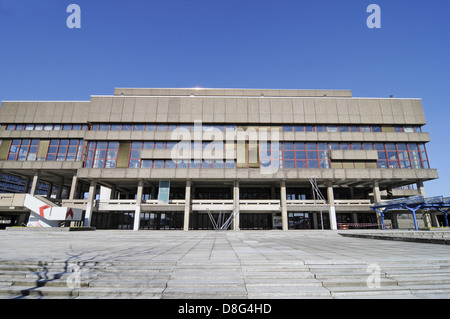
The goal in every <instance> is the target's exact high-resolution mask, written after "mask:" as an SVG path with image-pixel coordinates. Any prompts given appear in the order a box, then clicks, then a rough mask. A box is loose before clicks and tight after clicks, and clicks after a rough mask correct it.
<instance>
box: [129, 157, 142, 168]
mask: <svg viewBox="0 0 450 319" xmlns="http://www.w3.org/2000/svg"><path fill="white" fill-rule="evenodd" d="M140 164H141V160H137V159H134V160H130V163H129V165H128V167H129V168H139V166H140Z"/></svg>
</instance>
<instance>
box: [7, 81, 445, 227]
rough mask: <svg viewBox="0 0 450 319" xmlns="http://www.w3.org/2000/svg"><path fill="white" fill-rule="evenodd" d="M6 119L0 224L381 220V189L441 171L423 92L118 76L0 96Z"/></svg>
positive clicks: (417, 185) (411, 187)
mask: <svg viewBox="0 0 450 319" xmlns="http://www.w3.org/2000/svg"><path fill="white" fill-rule="evenodd" d="M0 124H1V127H0V143H1V144H0V171H1V173H2V183H1V185H2V186H1V187H0V192H1V193H2V194H0V216H1V218H2V220H3V224H4V225H6V224H15V225H22V224H28V225H30V226H45V225H48V226H55V225H56V224H57V225H60V224H61V223H62V222H65V224H66V225H67V224H78V225H81V224H84V225H85V226H86V225H91V226H95V227H96V228H113V229H124V228H125V229H135V230H138V229H184V230H190V229H192V230H195V229H211V228H212V227H213V225H215V224H218V225H219V226H220V225H223V224H224V223H226V222H227V220H228V224H229V225H230V228H231V229H235V230H237V229H273V228H279V229H283V230H287V229H321V228H324V229H337V228H342V227H344V228H346V227H350V228H378V227H379V224H380V221H379V218H377V215H376V214H375V212H373V211H372V210H370V207H371V205H372V204H373V203H374V202H379V201H381V200H383V199H388V198H395V197H405V196H411V195H425V190H424V186H423V185H424V184H423V183H424V182H425V181H428V180H432V179H436V178H438V173H437V170H436V169H431V168H430V164H429V161H428V157H427V152H426V147H425V145H426V143H428V142H429V141H430V137H429V134H428V133H426V132H423V131H422V127H423V126H424V125H425V124H426V121H425V116H424V112H423V108H422V103H421V100H420V99H397V98H354V97H352V94H351V91H349V90H266V89H262V90H256V89H135V88H117V89H115V92H114V95H112V96H92V97H91V100H90V101H84V102H80V101H77V102H71V101H54V102H35V101H27V102H22V101H13V102H9V101H8V102H6V101H4V102H3V103H2V105H1V108H0ZM312 181H315V183H312ZM314 186H317V188H315V187H314ZM314 189H316V190H318V191H320V193H319V192H318V191H314ZM26 194H28V195H26ZM321 194H322V195H323V199H322V197H320V195H321ZM27 198H28V199H27ZM32 198H34V199H37V200H38V201H37V202H36V201H35V202H34V203H35V204H34V206H33V205H32V204H30V203H31V200H32ZM39 201H40V202H39ZM61 208H64V212H63V211H62V210H61V211H60V212H59V213H58V214H66V215H67V216H69V217H67V216H66V218H62V219H61V218H60V217H58V218H59V219H57V218H56V217H55V216H56V210H58V209H61ZM30 211H31V215H30ZM78 212H79V213H80V214H79V216H81V217H80V218H79V219H81V221H79V222H76V221H74V220H75V218H74V217H73V216H74V215H78ZM44 216H45V217H48V218H44ZM49 216H50V217H49ZM51 216H53V217H51ZM58 216H59V215H58ZM230 216H231V217H230ZM233 217H234V218H233ZM386 217H387V222H388V224H389V223H390V225H391V227H393V228H397V227H399V224H400V220H401V218H398V216H397V214H396V213H394V214H390V215H388V216H386ZM49 218H50V219H49ZM211 218H213V219H214V222H212V220H211ZM48 220H54V221H55V222H53V223H50V222H47V221H48ZM423 220H424V222H425V224H427V223H428V224H429V225H438V224H439V221H440V216H439V215H438V214H432V216H428V217H427V218H424V219H423Z"/></svg>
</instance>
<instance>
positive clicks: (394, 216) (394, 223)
mask: <svg viewBox="0 0 450 319" xmlns="http://www.w3.org/2000/svg"><path fill="white" fill-rule="evenodd" d="M391 214H392V217H391V220H392V229H398V218H397V213H396V212H394V211H391Z"/></svg>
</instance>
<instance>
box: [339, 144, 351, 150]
mask: <svg viewBox="0 0 450 319" xmlns="http://www.w3.org/2000/svg"><path fill="white" fill-rule="evenodd" d="M349 149H350V144H349V143H341V150H349Z"/></svg>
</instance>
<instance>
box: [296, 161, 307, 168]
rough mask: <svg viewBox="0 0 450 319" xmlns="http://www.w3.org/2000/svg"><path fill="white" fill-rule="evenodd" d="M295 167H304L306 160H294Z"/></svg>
mask: <svg viewBox="0 0 450 319" xmlns="http://www.w3.org/2000/svg"><path fill="white" fill-rule="evenodd" d="M295 165H296V166H297V168H306V161H295Z"/></svg>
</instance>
